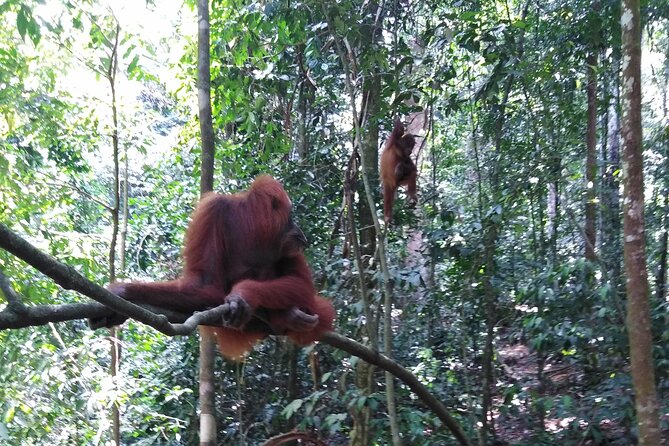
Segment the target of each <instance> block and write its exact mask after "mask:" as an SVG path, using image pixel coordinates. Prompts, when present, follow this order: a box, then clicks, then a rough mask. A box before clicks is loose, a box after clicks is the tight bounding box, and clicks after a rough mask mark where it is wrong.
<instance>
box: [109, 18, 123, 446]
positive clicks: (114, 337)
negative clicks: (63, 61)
mask: <svg viewBox="0 0 669 446" xmlns="http://www.w3.org/2000/svg"><path fill="white" fill-rule="evenodd" d="M120 33H121V27H120V25H119V24H116V29H115V33H114V42H113V46H112V48H111V52H110V55H109V66H108V67H107V73H106V74H107V81H108V82H109V89H110V91H111V114H112V157H113V164H114V168H113V169H114V172H113V180H112V181H113V185H112V188H113V201H114V202H113V204H112V206H111V214H112V215H111V217H112V237H111V242H110V243H109V283H112V282H114V281H115V280H116V246H117V239H118V233H119V207H120V201H121V199H120V190H119V185H120V175H119V172H120V168H119V143H118V109H117V106H116V73H117V71H118V42H119V34H120ZM109 341H110V342H111V347H110V348H111V351H110V354H111V363H110V365H109V369H110V374H111V376H112V380H113V381H114V385H115V386H117V385H118V382H117V381H118V380H117V376H118V371H119V365H120V361H121V351H120V349H119V345H120V344H119V339H118V327H111V328H110V329H109ZM112 442H113V444H114V445H116V446H118V445H120V444H121V415H120V413H119V407H118V402H117V401H114V402H113V404H112Z"/></svg>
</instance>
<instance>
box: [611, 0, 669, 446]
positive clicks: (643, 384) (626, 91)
mask: <svg viewBox="0 0 669 446" xmlns="http://www.w3.org/2000/svg"><path fill="white" fill-rule="evenodd" d="M620 22H621V25H622V42H623V78H622V88H623V93H622V98H623V123H622V137H623V154H624V170H623V180H624V186H625V189H624V193H625V200H624V235H625V238H624V258H625V272H626V275H627V330H628V336H629V343H630V364H631V369H632V383H633V385H634V393H635V398H634V405H635V408H636V416H637V424H638V427H639V445H641V446H659V444H660V425H659V420H660V419H659V409H658V400H657V392H656V389H655V370H654V364H653V355H652V343H653V339H652V334H651V321H650V303H649V298H648V294H649V289H648V276H647V269H646V254H645V226H644V215H643V213H644V195H643V193H644V190H643V187H644V186H643V152H642V137H641V25H640V11H639V0H623V7H622V11H621V20H620Z"/></svg>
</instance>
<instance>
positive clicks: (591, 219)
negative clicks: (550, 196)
mask: <svg viewBox="0 0 669 446" xmlns="http://www.w3.org/2000/svg"><path fill="white" fill-rule="evenodd" d="M592 9H593V10H594V11H593V12H596V11H597V10H598V9H599V8H598V5H597V2H594V3H593V5H592ZM597 20H599V18H598V17H595V18H594V20H593V22H595V21H597ZM595 28H596V27H595ZM597 41H598V37H597V35H596V30H595V31H593V37H592V39H591V48H590V52H589V54H588V56H587V58H586V62H585V63H586V66H587V71H588V87H587V92H588V128H587V131H586V159H585V180H586V189H585V190H586V193H585V258H586V259H587V260H590V261H595V260H596V258H597V256H596V255H595V248H596V245H597V52H598V49H597V46H598V42H597Z"/></svg>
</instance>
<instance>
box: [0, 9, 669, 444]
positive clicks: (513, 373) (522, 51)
mask: <svg viewBox="0 0 669 446" xmlns="http://www.w3.org/2000/svg"><path fill="white" fill-rule="evenodd" d="M46 3H47V4H43V2H40V1H20V2H19V1H17V0H9V1H6V2H4V3H2V4H0V23H1V24H2V26H1V27H0V221H1V222H2V223H3V224H6V225H8V226H9V227H11V228H12V229H13V230H15V231H17V232H18V233H20V234H22V235H23V236H25V237H26V238H28V239H29V240H30V241H31V242H33V243H34V244H36V245H37V246H38V247H40V248H42V249H44V250H45V251H46V252H48V253H50V254H51V255H53V256H54V257H56V258H58V259H59V260H62V261H63V262H65V263H67V264H69V265H71V266H73V267H74V268H76V269H77V270H78V271H80V272H81V273H83V274H84V275H85V276H87V277H88V278H90V279H92V280H94V281H96V282H98V283H100V284H105V283H106V281H107V280H108V274H109V273H108V271H109V267H110V261H109V258H108V255H109V249H110V243H111V242H110V241H111V239H112V217H111V212H110V211H111V210H112V209H113V207H114V206H115V204H114V196H113V190H114V182H115V181H117V180H118V178H115V176H114V174H113V168H114V162H115V160H114V154H113V150H112V145H113V141H112V140H113V135H115V134H116V131H117V133H118V141H119V143H120V148H121V151H120V154H119V157H118V159H117V160H116V161H117V162H119V161H120V166H121V172H122V175H121V176H122V178H121V179H120V181H121V183H120V184H121V185H122V186H127V191H128V192H127V195H123V194H122V197H121V198H124V199H125V202H127V207H128V220H127V224H126V226H125V228H126V229H127V230H126V231H125V232H124V240H125V242H124V244H123V246H122V247H117V249H116V250H115V256H116V257H115V258H116V259H117V260H120V259H121V258H122V260H123V262H121V265H122V267H120V268H121V269H120V270H118V269H119V266H117V270H118V271H117V275H119V276H120V277H124V278H133V279H145V280H161V279H166V278H172V277H175V276H177V275H178V273H179V268H180V264H181V263H180V257H179V255H180V249H181V245H182V239H183V234H184V230H185V228H186V226H187V223H188V216H189V214H190V212H191V210H192V209H193V206H194V204H195V203H196V200H197V197H198V178H199V169H200V164H199V163H200V160H199V139H198V125H197V122H196V117H197V110H196V107H195V106H194V103H195V76H196V54H195V44H194V39H195V35H194V34H193V33H195V32H196V28H197V26H196V17H195V16H194V13H193V11H192V9H191V8H192V7H194V5H185V6H184V5H182V4H181V2H178V1H175V2H155V4H152V3H151V2H149V4H146V5H145V4H144V2H133V1H130V0H128V1H127V2H109V4H108V5H107V4H103V3H102V2H93V1H89V0H83V1H81V2H70V1H65V0H63V1H61V2H46ZM136 3H137V4H136ZM186 3H192V2H186ZM328 3H332V4H328ZM138 4H141V6H138ZM642 13H643V24H644V31H643V49H644V53H643V58H644V59H643V60H644V64H643V76H644V83H643V95H644V109H643V112H644V114H643V119H644V132H645V133H644V149H645V151H644V161H645V175H646V193H647V194H646V203H645V212H646V224H647V228H646V233H647V238H646V243H647V257H648V265H649V274H650V280H651V285H652V286H651V293H650V296H649V298H650V301H651V317H652V324H653V326H652V329H653V335H654V341H655V342H654V350H653V353H654V359H655V367H656V376H657V377H658V380H659V382H658V389H659V392H660V401H661V402H662V403H663V404H664V405H663V407H662V408H661V413H662V414H665V416H664V425H663V428H664V432H665V435H667V432H668V431H669V427H668V426H667V417H666V414H667V413H669V406H668V405H667V403H668V401H669V398H667V388H668V384H669V382H667V376H669V319H668V317H667V315H668V314H669V300H668V298H667V292H666V275H667V250H668V237H667V233H668V231H669V111H668V109H669V98H668V97H667V95H668V93H667V91H668V90H669V88H668V86H669V10H668V9H667V7H666V2H665V1H664V0H649V1H647V2H645V3H644V7H643V10H642ZM619 17H620V10H619V6H618V3H617V2H612V1H600V2H586V1H582V0H559V1H551V2H529V1H528V2H517V1H512V0H508V1H504V2H502V1H472V2H460V1H450V0H444V1H417V2H399V1H397V2H392V3H382V4H376V3H373V2H372V3H369V2H358V1H343V2H320V1H316V0H304V1H286V0H276V1H269V2H259V3H258V2H255V3H254V2H243V1H229V0H220V1H219V0H217V1H214V2H212V3H211V56H212V57H211V60H212V66H211V82H212V105H213V116H214V128H215V130H216V140H217V142H216V144H217V146H216V161H215V172H216V175H215V184H216V186H215V187H216V189H217V190H219V191H223V192H230V191H237V190H241V189H244V188H245V187H247V186H248V185H249V184H250V182H251V181H252V179H253V178H254V177H255V176H256V175H258V174H260V173H269V174H272V175H274V176H275V177H276V178H279V179H280V180H281V181H282V182H283V184H284V185H285V188H286V190H288V192H289V194H290V195H291V199H292V201H293V205H294V214H295V217H296V219H297V220H298V222H299V224H300V226H301V227H302V229H303V230H304V232H305V233H306V235H307V237H308V239H309V242H310V247H309V248H308V251H307V256H308V258H309V260H310V264H311V266H312V269H313V272H314V280H315V281H316V283H317V286H318V289H319V290H320V292H321V294H322V295H324V296H326V297H329V298H330V299H332V300H333V302H334V305H335V307H336V309H337V312H338V320H337V330H338V331H339V332H340V333H342V334H345V335H346V336H349V337H351V338H354V339H357V340H359V341H361V342H363V343H366V344H368V345H369V344H370V343H372V342H374V341H376V342H377V344H376V345H373V347H375V348H381V350H384V349H383V342H382V341H381V339H382V338H383V320H384V319H383V315H384V311H391V310H390V309H387V308H386V307H385V306H384V303H383V302H384V301H383V293H384V286H383V284H384V282H385V281H386V280H388V278H386V277H385V276H384V271H383V269H382V268H381V267H380V266H379V260H380V259H379V258H378V256H379V249H378V247H376V248H375V242H369V235H368V234H369V231H370V227H371V226H370V223H368V221H367V220H365V218H366V217H365V204H364V198H363V197H364V193H365V191H364V188H363V186H362V178H361V176H360V175H362V171H361V169H359V168H358V167H360V168H366V169H367V170H368V172H366V174H369V175H371V179H372V182H373V186H374V187H375V189H374V191H372V192H373V194H374V198H375V200H376V206H377V208H376V214H377V215H380V214H381V209H382V203H381V202H380V197H379V195H378V188H376V185H377V182H376V179H375V175H377V173H375V172H374V171H375V170H376V165H375V161H374V162H373V163H374V165H372V166H371V168H370V166H369V165H368V164H365V165H363V166H359V165H358V164H359V162H360V158H361V157H364V158H363V163H364V162H369V160H376V157H375V156H376V155H378V149H379V148H380V147H381V145H382V143H383V140H384V138H385V137H386V136H387V135H388V133H389V131H390V129H391V128H392V122H393V118H394V117H395V116H401V117H402V118H403V119H404V120H405V121H407V120H409V121H411V122H413V123H414V124H409V129H410V130H411V131H413V132H415V133H417V134H419V136H421V138H419V143H418V144H417V148H416V150H415V151H414V154H413V155H414V159H416V160H417V165H418V168H419V195H420V200H419V204H418V205H417V207H416V208H415V209H410V208H409V207H408V206H407V203H406V200H405V198H406V197H405V196H404V195H403V193H402V192H401V193H400V197H399V202H398V203H396V207H395V216H394V219H395V225H394V226H393V227H392V228H391V229H390V230H389V231H388V233H387V239H386V243H387V245H386V248H387V249H386V250H385V253H386V254H387V260H388V266H389V268H388V270H389V273H390V277H389V278H390V282H391V283H392V292H393V297H394V303H393V308H392V311H391V313H390V316H391V317H392V318H389V319H388V320H390V321H391V324H392V327H391V328H392V349H393V350H392V352H388V354H389V355H391V356H392V357H393V358H394V359H395V360H397V361H398V362H399V363H401V364H402V365H404V366H405V367H407V368H408V369H409V370H411V371H412V372H413V373H414V374H415V375H416V376H418V377H419V378H420V380H421V381H422V382H423V383H424V384H426V385H427V386H428V387H429V389H430V390H431V391H432V392H433V394H434V395H436V396H437V398H438V399H439V400H440V401H442V402H443V403H444V404H445V405H446V406H447V407H448V408H450V409H451V410H452V412H453V413H454V414H456V418H457V419H458V421H459V422H460V423H462V426H463V428H464V429H465V430H466V431H467V433H468V434H469V435H470V437H471V438H472V439H473V438H476V437H477V435H480V434H481V429H480V425H481V423H483V425H484V427H483V429H482V430H483V431H485V432H486V434H487V435H488V436H489V438H488V439H487V442H488V444H492V442H493V439H494V440H495V441H499V442H500V443H497V444H515V445H525V444H526V445H538V444H546V445H549V444H574V445H576V444H618V445H624V444H631V443H632V442H633V441H634V438H635V435H636V426H635V413H634V406H633V403H632V402H633V393H632V390H631V383H630V372H629V350H628V344H627V333H626V329H625V305H626V296H625V277H624V275H623V272H622V271H623V267H622V232H621V231H622V226H621V221H622V216H621V209H622V199H621V197H620V187H621V176H622V175H621V168H622V167H621V163H620V159H621V154H620V141H619V139H620V137H619V128H620V125H619V121H620V116H621V101H620V88H619V73H620V67H621V63H622V62H621V41H620V29H619ZM115 41H116V43H115ZM589 54H596V56H597V59H596V60H597V66H596V67H594V72H595V73H596V78H597V84H596V85H597V87H596V88H597V90H596V93H597V108H596V110H595V113H596V117H597V121H596V123H597V127H596V135H597V147H596V150H597V152H596V169H597V171H596V181H595V182H593V183H588V181H586V172H585V166H586V121H587V113H588V103H587V94H586V85H587V84H588V73H589V68H590V67H591V65H589V61H590V62H591V60H592V59H588V55H589ZM114 61H116V64H117V66H114ZM344 61H347V62H348V65H345V64H343V62H344ZM115 70H117V71H115ZM351 73H353V75H351ZM111 74H114V75H113V76H111ZM347 74H348V76H347ZM349 87H352V91H353V92H354V94H355V98H354V101H353V102H354V103H355V104H356V106H357V107H359V109H358V112H359V114H360V116H355V117H354V116H353V114H352V112H351V89H349ZM112 91H113V94H114V95H115V98H116V99H115V101H116V102H117V103H118V110H114V111H113V110H112V104H113V103H112ZM115 113H117V114H118V123H116V126H114V125H115V124H114V119H113V117H114V116H116V115H115ZM355 120H358V124H359V125H360V132H361V138H360V139H358V138H355V136H354V134H355V128H356V127H357V126H356V125H355ZM422 137H424V138H422ZM358 141H360V143H358ZM351 177H354V181H353V182H352V183H351V182H349V181H348V180H349V179H350V178H351ZM355 178H357V181H355ZM351 184H352V186H353V188H354V189H355V190H353V201H352V202H351V203H349V202H348V201H347V199H346V197H347V195H346V191H347V185H351ZM121 189H122V190H125V189H123V187H122V188H121ZM591 191H593V192H594V195H590V192H591ZM593 196H594V199H592V198H588V197H593ZM588 200H589V202H590V203H596V209H597V212H596V215H595V218H596V220H595V226H596V230H597V232H596V243H595V246H594V249H595V252H596V258H594V259H586V258H585V256H584V252H585V246H586V242H585V241H584V239H585V238H586V237H585V233H584V227H585V225H586V219H587V218H589V217H587V216H586V211H585V210H586V202H587V201H588ZM349 213H351V215H352V216H353V218H352V219H351V220H349V219H348V215H349ZM353 235H355V236H356V237H355V238H356V239H358V238H359V239H360V242H361V245H362V246H361V247H360V252H359V254H361V256H362V266H363V267H364V268H363V270H362V272H361V271H360V269H361V268H360V264H359V263H358V262H357V261H356V258H355V254H356V253H355V252H354V246H353V241H354V240H353ZM366 237H367V238H366ZM0 272H2V273H4V274H5V275H6V276H7V277H9V278H10V280H11V283H12V286H13V287H14V289H15V290H16V291H17V292H18V293H20V294H21V295H22V296H23V298H24V299H25V302H26V303H28V304H30V305H38V304H46V303H69V302H75V301H82V300H83V299H84V298H82V297H81V296H78V295H76V294H75V293H72V292H68V291H65V290H63V289H61V288H59V287H58V286H57V285H56V284H54V283H53V282H52V281H51V280H49V279H47V278H45V277H44V276H42V275H41V274H39V273H37V272H35V271H34V270H33V269H32V268H29V267H26V266H25V264H23V263H22V262H20V261H19V260H17V259H16V258H14V257H12V256H11V255H10V254H8V253H7V252H5V251H2V250H0ZM361 274H362V275H363V277H362V278H363V280H362V281H360V280H359V278H360V275H361ZM362 283H364V284H366V286H367V287H368V288H369V294H368V295H363V294H361V284H362ZM0 295H1V294H0ZM4 307H5V301H4V300H0V309H3V308H4ZM121 343H122V361H121V373H120V375H119V376H118V377H116V378H111V377H110V376H109V373H108V367H109V362H110V359H109V342H108V339H107V337H106V333H104V332H102V331H97V332H92V331H90V330H89V329H88V328H87V327H86V325H85V322H84V321H72V322H66V323H60V324H48V325H45V326H40V327H31V328H26V329H20V330H3V331H0V345H2V361H0V382H2V383H3V384H2V385H1V386H0V444H8V445H14V444H35V445H41V444H110V443H109V438H110V433H109V426H110V422H111V421H110V418H109V413H110V409H111V407H112V406H114V405H118V407H119V408H120V411H121V431H122V442H123V444H133V445H141V444H146V445H154V444H171V445H178V444H197V426H198V411H197V407H198V401H197V385H198V379H197V378H198V377H197V354H198V348H197V339H196V337H195V336H192V337H189V338H167V337H165V336H162V335H159V334H157V333H156V332H155V331H153V330H151V329H148V328H147V327H144V326H142V325H140V324H136V323H133V322H129V323H127V324H126V325H125V326H124V328H123V330H122V332H121ZM218 361H219V362H218V364H217V370H216V378H217V381H216V383H217V387H218V388H217V389H216V390H217V395H218V396H217V401H216V407H217V415H218V417H217V419H218V427H219V436H218V438H219V442H220V443H221V444H260V442H261V441H262V440H264V439H267V438H270V437H272V436H273V435H276V434H278V433H281V432H287V431H289V430H291V429H292V428H295V427H299V428H300V429H301V430H314V431H316V432H318V434H319V435H320V436H321V437H322V438H327V439H328V444H333V445H334V444H347V443H349V442H350V444H356V445H369V444H390V442H391V439H390V436H389V427H388V426H389V421H388V418H389V417H388V415H387V403H388V401H387V399H386V396H385V390H386V382H385V381H384V375H383V371H382V370H380V369H376V368H373V367H367V366H366V365H365V364H364V363H362V361H360V360H358V359H357V358H355V357H352V356H350V355H348V354H345V353H344V352H341V351H337V350H335V349H333V348H331V347H328V346H324V345H321V344H319V345H317V346H315V347H310V348H307V349H297V348H295V347H293V346H291V345H289V344H288V343H287V342H285V341H284V340H282V339H280V338H272V339H269V340H267V341H265V342H264V343H263V344H262V345H260V346H258V347H257V349H256V350H255V351H254V353H253V354H252V355H250V357H249V358H248V359H247V360H246V361H245V362H244V363H242V364H234V363H227V362H224V361H223V360H222V359H219V360H218ZM395 400H396V402H397V407H398V414H397V419H398V422H399V431H400V433H401V436H402V439H403V441H404V442H405V444H411V445H444V444H453V442H454V440H453V438H452V436H451V435H450V433H449V432H448V431H447V430H446V429H445V428H444V427H443V426H442V425H441V423H440V421H439V420H438V418H437V417H436V416H435V415H434V414H433V413H431V412H429V411H428V410H427V409H426V408H425V406H424V405H423V404H422V403H421V401H419V400H418V399H416V398H415V395H414V394H412V393H411V392H410V391H409V389H408V388H406V387H404V386H401V385H397V386H396V395H395Z"/></svg>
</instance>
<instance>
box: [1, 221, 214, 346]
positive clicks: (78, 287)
mask: <svg viewBox="0 0 669 446" xmlns="http://www.w3.org/2000/svg"><path fill="white" fill-rule="evenodd" d="M0 248H2V249H4V250H6V251H8V252H10V253H12V254H14V255H15V256H16V257H18V258H20V259H22V260H24V261H25V262H27V263H28V264H30V265H32V266H33V267H35V268H36V269H37V270H39V271H40V272H42V273H43V274H45V275H46V276H48V277H50V278H52V279H53V280H54V281H55V282H56V283H57V284H58V285H60V286H61V287H63V288H64V289H66V290H74V291H77V292H79V293H81V294H83V295H85V296H88V297H90V298H91V299H94V300H96V301H98V302H99V303H101V304H103V306H104V307H108V308H111V309H112V310H114V311H117V312H118V313H121V314H123V315H124V316H128V317H130V318H132V319H135V320H137V321H139V322H142V323H144V324H146V325H149V326H151V327H153V328H155V329H156V330H158V331H160V332H161V333H164V334H166V335H168V336H175V335H184V334H188V333H190V332H192V331H193V330H194V329H195V328H196V327H197V325H199V324H205V323H206V324H207V325H220V321H222V314H223V311H224V310H225V309H226V306H225V305H220V306H218V307H216V308H213V309H211V310H207V311H203V312H199V313H195V314H194V315H192V316H190V317H188V319H186V320H185V322H184V323H183V324H172V323H170V317H169V316H166V315H165V314H156V313H154V312H152V311H148V310H146V309H144V308H142V307H141V306H139V305H135V304H133V303H132V302H129V301H127V300H125V299H122V298H120V297H118V296H116V295H115V294H113V293H111V292H109V291H108V290H106V289H104V288H102V287H101V286H99V285H97V284H95V283H93V282H91V281H90V280H88V279H86V278H85V277H84V276H82V275H81V274H79V272H77V271H76V270H75V269H74V268H72V267H71V266H68V265H65V264H63V263H61V262H59V261H58V260H56V259H54V258H53V257H51V256H50V255H48V254H45V253H43V252H41V251H40V250H39V249H37V248H35V247H34V246H33V245H31V244H30V243H28V242H27V241H26V240H24V239H23V238H21V237H20V236H18V235H17V234H15V233H14V232H12V231H11V230H10V229H9V228H8V227H7V226H5V225H3V224H2V223H0ZM5 285H6V286H5V288H8V287H9V285H8V284H7V283H6V281H5ZM6 297H7V301H8V302H9V303H10V305H9V306H8V307H7V309H6V310H5V311H6V312H7V313H6V314H4V315H3V317H5V318H7V320H8V321H11V320H13V317H12V316H13V315H12V313H13V314H14V315H19V314H20V315H21V317H23V318H26V317H27V316H31V317H33V318H34V320H35V322H36V323H35V324H30V323H27V324H24V325H23V326H30V325H40V322H39V321H43V322H41V323H47V322H59V321H64V320H71V319H81V318H84V317H89V316H95V315H99V314H100V313H99V312H100V311H102V309H103V308H104V307H103V308H102V309H98V308H97V307H93V306H86V305H89V304H71V305H83V306H80V307H75V308H76V309H77V310H78V311H79V313H77V315H76V317H75V316H74V314H75V308H73V307H71V306H70V305H55V306H50V307H51V311H55V312H56V313H57V314H58V315H59V317H58V318H57V319H55V320H52V318H51V317H49V316H47V313H46V309H45V310H44V311H42V310H39V311H38V310H37V308H38V307H27V306H25V305H24V304H22V303H20V300H18V299H17V297H16V293H14V292H13V290H11V289H10V291H8V294H6ZM17 301H18V303H19V305H17V304H16V302H17ZM24 310H25V311H24ZM108 311H109V310H107V312H108ZM160 312H161V313H165V311H163V310H160ZM3 313H4V312H3ZM52 315H53V317H56V316H55V315H54V314H53V313H52ZM172 317H174V313H172ZM1 320H2V319H0V321H1ZM8 323H9V322H8ZM0 328H14V327H11V326H7V327H2V326H1V325H0Z"/></svg>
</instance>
